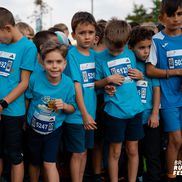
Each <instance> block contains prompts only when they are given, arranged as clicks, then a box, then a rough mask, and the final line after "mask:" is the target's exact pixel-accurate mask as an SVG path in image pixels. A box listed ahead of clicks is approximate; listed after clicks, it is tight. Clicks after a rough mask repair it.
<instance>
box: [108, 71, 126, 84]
mask: <svg viewBox="0 0 182 182" xmlns="http://www.w3.org/2000/svg"><path fill="white" fill-rule="evenodd" d="M107 79H108V82H109V83H113V84H116V85H122V83H123V82H124V76H121V75H119V74H114V75H111V76H108V77H107Z"/></svg>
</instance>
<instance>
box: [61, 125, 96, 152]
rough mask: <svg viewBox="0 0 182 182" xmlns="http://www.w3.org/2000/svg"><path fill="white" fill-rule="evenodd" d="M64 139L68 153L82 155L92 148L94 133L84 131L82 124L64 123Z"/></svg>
mask: <svg viewBox="0 0 182 182" xmlns="http://www.w3.org/2000/svg"><path fill="white" fill-rule="evenodd" d="M64 138H65V143H66V148H67V150H68V151H69V152H74V153H82V152H84V151H85V150H86V149H89V148H93V147H94V131H92V130H85V128H84V126H83V125H82V124H70V123H65V125H64Z"/></svg>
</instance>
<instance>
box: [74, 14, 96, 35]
mask: <svg viewBox="0 0 182 182" xmlns="http://www.w3.org/2000/svg"><path fill="white" fill-rule="evenodd" d="M84 23H88V24H92V25H93V26H95V27H96V21H95V18H94V16H93V15H92V14H90V13H89V12H84V11H83V12H82V11H79V12H77V13H75V14H74V15H73V17H72V20H71V28H72V31H73V32H75V29H76V27H77V26H78V25H79V24H84Z"/></svg>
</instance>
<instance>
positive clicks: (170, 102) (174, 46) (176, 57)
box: [147, 32, 182, 109]
mask: <svg viewBox="0 0 182 182" xmlns="http://www.w3.org/2000/svg"><path fill="white" fill-rule="evenodd" d="M147 62H149V63H151V64H153V65H155V66H156V67H157V68H159V69H163V70H166V69H176V68H178V69H182V34H181V35H180V36H174V37H171V36H168V35H166V34H165V33H164V32H159V33H157V34H156V35H154V37H153V42H152V46H151V50H150V55H149V58H148V60H147ZM181 85H182V78H181V77H170V78H168V79H165V78H163V79H160V86H161V108H162V109H165V108H173V107H181V106H182V91H181Z"/></svg>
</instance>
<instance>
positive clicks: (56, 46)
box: [40, 40, 68, 60]
mask: <svg viewBox="0 0 182 182" xmlns="http://www.w3.org/2000/svg"><path fill="white" fill-rule="evenodd" d="M55 50H57V51H59V52H60V54H61V55H62V56H63V57H64V58H66V55H67V52H68V47H67V46H66V45H65V44H60V43H59V42H57V41H52V40H49V41H47V42H45V43H44V44H43V45H42V48H41V52H40V55H41V58H42V60H44V59H45V57H46V55H47V54H48V53H50V52H52V51H55Z"/></svg>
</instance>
